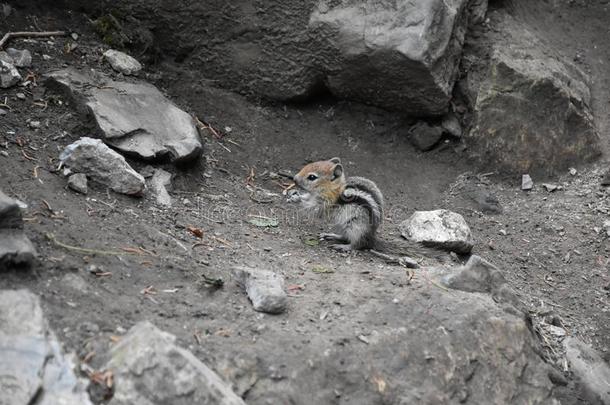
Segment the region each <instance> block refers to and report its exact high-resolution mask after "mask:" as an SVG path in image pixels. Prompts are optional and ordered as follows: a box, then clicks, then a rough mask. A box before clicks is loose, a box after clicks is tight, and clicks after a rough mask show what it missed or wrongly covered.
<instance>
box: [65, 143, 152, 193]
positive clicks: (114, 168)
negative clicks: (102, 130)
mask: <svg viewBox="0 0 610 405" xmlns="http://www.w3.org/2000/svg"><path fill="white" fill-rule="evenodd" d="M59 159H60V160H61V161H62V162H63V163H64V164H65V165H66V166H67V167H68V168H69V169H70V170H71V171H72V172H75V173H83V174H86V175H87V177H88V178H89V179H91V180H93V181H96V182H98V183H101V184H103V185H105V186H108V187H109V188H110V189H112V190H114V191H116V192H117V193H122V194H128V195H134V196H140V195H142V193H143V192H144V189H145V188H146V186H145V182H144V178H143V177H142V176H140V174H139V173H138V172H136V171H135V170H133V169H132V168H131V166H129V164H128V163H127V162H126V161H125V158H124V157H123V156H121V155H119V154H118V153H117V152H115V151H114V150H112V149H110V148H109V147H108V146H106V145H105V144H104V143H103V142H102V141H100V140H99V139H92V138H87V137H84V138H80V139H79V140H78V141H76V142H74V143H72V144H71V145H68V146H67V147H66V149H64V151H63V152H62V153H61V155H60V156H59Z"/></svg>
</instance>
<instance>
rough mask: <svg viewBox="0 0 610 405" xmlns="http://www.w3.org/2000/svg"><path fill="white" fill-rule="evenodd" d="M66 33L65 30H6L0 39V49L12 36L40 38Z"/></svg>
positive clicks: (61, 35)
mask: <svg viewBox="0 0 610 405" xmlns="http://www.w3.org/2000/svg"><path fill="white" fill-rule="evenodd" d="M66 35H68V33H67V32H66V31H20V32H7V33H6V34H4V36H3V37H2V39H0V49H2V48H4V45H5V44H6V43H7V42H8V41H9V40H11V39H13V38H40V37H65V36H66Z"/></svg>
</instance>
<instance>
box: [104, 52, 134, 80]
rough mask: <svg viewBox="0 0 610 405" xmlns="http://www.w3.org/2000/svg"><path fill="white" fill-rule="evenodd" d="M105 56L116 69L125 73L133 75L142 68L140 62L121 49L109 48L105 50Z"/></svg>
mask: <svg viewBox="0 0 610 405" xmlns="http://www.w3.org/2000/svg"><path fill="white" fill-rule="evenodd" d="M104 58H105V59H106V60H107V61H108V63H110V66H112V68H113V69H114V70H116V71H117V72H120V73H123V74H125V75H133V74H136V73H138V72H139V71H140V70H142V65H141V64H140V62H138V61H137V60H136V59H135V58H133V57H131V56H129V55H127V54H126V53H123V52H121V51H115V50H114V49H109V50H107V51H106V52H104Z"/></svg>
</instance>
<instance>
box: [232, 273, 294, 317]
mask: <svg viewBox="0 0 610 405" xmlns="http://www.w3.org/2000/svg"><path fill="white" fill-rule="evenodd" d="M233 277H234V279H235V281H236V282H237V284H238V285H239V286H240V287H241V288H243V289H245V290H246V293H247V294H248V298H250V301H252V306H253V307H254V309H255V310H256V311H260V312H267V313H270V314H279V313H282V312H284V310H285V309H286V305H287V304H288V297H287V295H286V292H285V291H284V278H283V277H282V276H280V275H278V274H276V273H274V272H272V271H269V270H258V269H253V268H250V267H236V268H234V269H233Z"/></svg>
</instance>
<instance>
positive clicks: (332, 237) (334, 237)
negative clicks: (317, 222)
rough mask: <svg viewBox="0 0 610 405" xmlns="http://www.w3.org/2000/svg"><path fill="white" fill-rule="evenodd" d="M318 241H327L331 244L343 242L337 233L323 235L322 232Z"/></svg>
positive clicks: (342, 238) (343, 239)
mask: <svg viewBox="0 0 610 405" xmlns="http://www.w3.org/2000/svg"><path fill="white" fill-rule="evenodd" d="M319 237H320V240H328V241H331V242H343V241H345V238H344V237H343V236H341V235H339V234H337V233H325V232H322V233H321V234H320V235H319Z"/></svg>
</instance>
